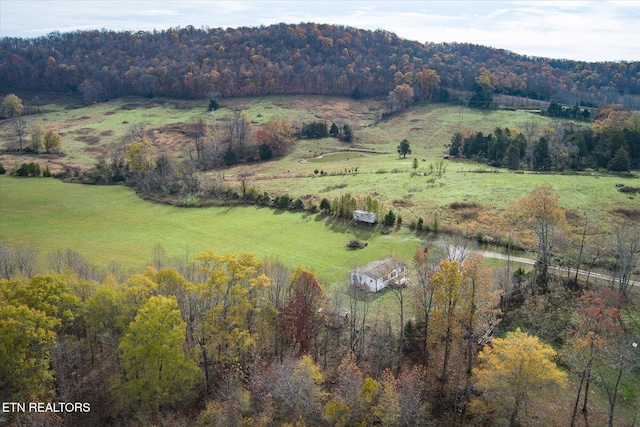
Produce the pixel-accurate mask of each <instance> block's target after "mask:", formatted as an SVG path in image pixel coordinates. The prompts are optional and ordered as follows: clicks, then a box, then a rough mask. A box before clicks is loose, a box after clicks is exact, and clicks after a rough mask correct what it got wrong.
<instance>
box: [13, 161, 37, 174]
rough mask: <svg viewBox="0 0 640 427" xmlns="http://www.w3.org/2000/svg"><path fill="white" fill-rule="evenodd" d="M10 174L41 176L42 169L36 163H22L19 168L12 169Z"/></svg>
mask: <svg viewBox="0 0 640 427" xmlns="http://www.w3.org/2000/svg"><path fill="white" fill-rule="evenodd" d="M11 174H12V175H15V176H41V175H42V170H41V169H40V165H39V164H37V163H34V162H31V163H23V164H22V165H20V167H19V168H17V169H14V170H13V171H12V172H11Z"/></svg>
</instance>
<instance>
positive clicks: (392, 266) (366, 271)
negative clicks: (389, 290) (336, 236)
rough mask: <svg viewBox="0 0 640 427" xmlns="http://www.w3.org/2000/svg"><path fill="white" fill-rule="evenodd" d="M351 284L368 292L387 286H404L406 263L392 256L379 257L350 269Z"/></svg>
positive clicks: (405, 281)
mask: <svg viewBox="0 0 640 427" xmlns="http://www.w3.org/2000/svg"><path fill="white" fill-rule="evenodd" d="M351 284H352V285H354V286H357V287H359V288H361V289H363V290H367V291H369V292H378V291H380V290H382V289H384V288H386V287H387V286H406V285H407V284H408V279H407V265H406V264H405V263H403V262H402V261H399V260H397V259H393V258H381V259H379V260H376V261H373V262H370V263H369V264H367V265H364V266H362V267H359V268H356V269H355V270H353V271H351Z"/></svg>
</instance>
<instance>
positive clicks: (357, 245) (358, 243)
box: [347, 239, 368, 249]
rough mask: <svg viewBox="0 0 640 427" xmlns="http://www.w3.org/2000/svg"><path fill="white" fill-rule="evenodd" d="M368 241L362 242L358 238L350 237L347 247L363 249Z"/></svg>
mask: <svg viewBox="0 0 640 427" xmlns="http://www.w3.org/2000/svg"><path fill="white" fill-rule="evenodd" d="M367 244H368V243H366V242H363V241H361V240H358V239H352V240H350V241H349V243H347V248H349V249H363V248H365V247H366V246H367Z"/></svg>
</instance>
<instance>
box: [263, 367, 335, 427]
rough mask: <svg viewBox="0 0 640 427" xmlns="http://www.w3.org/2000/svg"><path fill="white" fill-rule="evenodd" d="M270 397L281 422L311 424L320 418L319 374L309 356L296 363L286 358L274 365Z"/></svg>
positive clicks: (321, 395) (322, 394) (320, 382)
mask: <svg viewBox="0 0 640 427" xmlns="http://www.w3.org/2000/svg"><path fill="white" fill-rule="evenodd" d="M274 372H275V378H274V382H273V385H272V395H273V399H274V402H275V404H276V406H277V407H278V409H279V412H280V417H281V419H283V420H288V421H295V420H297V419H300V418H302V419H303V420H307V421H308V422H309V423H313V422H314V421H316V420H317V419H319V417H320V410H321V406H320V405H321V402H322V399H323V398H324V395H325V393H324V392H323V390H322V386H321V384H322V371H321V370H320V367H319V366H318V365H316V364H315V363H313V360H312V359H311V357H310V356H309V355H305V356H303V357H301V358H300V359H298V360H295V359H290V358H288V359H285V360H284V361H283V362H282V363H279V364H277V365H276V366H274Z"/></svg>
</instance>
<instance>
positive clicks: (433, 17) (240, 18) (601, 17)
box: [0, 0, 640, 62]
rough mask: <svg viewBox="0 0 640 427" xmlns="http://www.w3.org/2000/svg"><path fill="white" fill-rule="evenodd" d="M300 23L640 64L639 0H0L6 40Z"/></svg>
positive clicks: (0, 26)
mask: <svg viewBox="0 0 640 427" xmlns="http://www.w3.org/2000/svg"><path fill="white" fill-rule="evenodd" d="M301 22H315V23H319V24H336V25H345V26H350V27H355V28H361V29H367V30H378V29H382V30H387V31H391V32H393V33H396V34H397V35H398V36H400V37H402V38H405V39H409V40H416V41H419V42H421V43H426V42H435V43H440V42H459V43H462V42H467V43H475V44H481V45H485V46H492V47H495V48H500V49H506V50H510V51H513V52H515V53H518V54H522V55H530V56H539V57H545V58H556V59H573V60H581V61H589V62H596V61H640V0H615V1H614V0H598V1H579V0H571V1H563V0H547V1H545V0H539V1H531V0H530V1H497V0H496V1H462V0H460V1H456V0H450V1H435V0H433V1H431V0H427V1H383V0H368V1H348V0H341V1H340V0H325V1H314V0H306V1H242V0H237V1H212V0H206V1H205V0H194V1H191V0H183V1H174V0H128V1H111V0H66V1H58V0H0V37H22V38H30V37H38V36H42V35H47V34H49V33H51V32H54V31H59V32H68V31H75V30H92V29H98V30H99V29H108V30H115V31H120V30H128V31H138V30H144V31H150V30H153V29H157V30H162V29H167V28H170V27H174V28H175V27H186V26H187V25H193V26H194V27H196V28H203V27H204V28H206V27H209V28H229V27H230V28H235V27H241V26H248V27H256V26H261V25H264V26H267V25H270V24H277V23H287V24H298V23H301Z"/></svg>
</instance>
